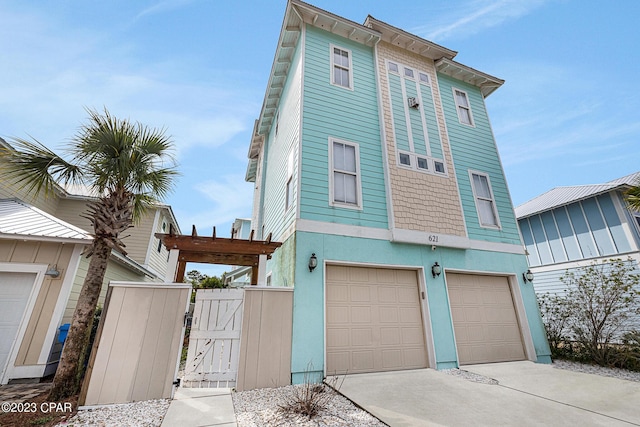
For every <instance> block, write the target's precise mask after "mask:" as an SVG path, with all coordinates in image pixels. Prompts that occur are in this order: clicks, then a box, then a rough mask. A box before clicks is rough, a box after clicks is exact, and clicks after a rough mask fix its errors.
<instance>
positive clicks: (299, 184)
mask: <svg viewBox="0 0 640 427" xmlns="http://www.w3.org/2000/svg"><path fill="white" fill-rule="evenodd" d="M294 9H295V8H294ZM306 35H307V27H306V26H305V25H303V26H302V31H301V32H300V42H299V43H300V56H299V57H298V61H300V79H299V81H298V83H299V85H300V87H299V88H298V89H299V94H300V104H299V105H298V128H297V129H296V130H297V132H298V137H297V138H295V139H294V142H293V146H294V148H296V149H297V150H298V152H297V155H298V165H297V166H298V167H297V169H296V174H297V175H296V188H297V189H298V192H297V197H296V215H295V219H298V218H300V216H301V209H302V208H301V204H302V203H301V200H302V120H303V114H302V112H303V111H304V73H305V67H304V60H303V58H305V54H306V49H305V45H306ZM292 65H293V64H292ZM293 83H294V82H291V85H292V87H293ZM294 222H295V220H294Z"/></svg>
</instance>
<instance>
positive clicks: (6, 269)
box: [0, 262, 48, 384]
mask: <svg viewBox="0 0 640 427" xmlns="http://www.w3.org/2000/svg"><path fill="white" fill-rule="evenodd" d="M47 267H48V266H47V265H46V264H27V263H14V262H0V272H2V273H26V274H35V278H34V282H33V285H32V287H31V292H30V293H29V297H28V298H27V305H26V306H25V309H24V312H23V313H22V318H21V319H20V323H19V326H18V330H17V331H16V335H15V337H14V338H13V341H12V343H11V348H10V350H9V355H8V357H7V361H6V364H5V366H0V384H6V383H7V382H8V381H9V379H10V377H13V376H14V375H15V374H14V372H15V371H16V369H15V368H16V366H15V363H16V358H17V356H18V351H19V350H20V346H21V345H22V341H23V339H24V335H25V332H26V329H27V324H28V323H29V319H31V315H32V314H33V308H34V306H35V303H36V299H37V298H38V295H39V294H40V289H41V288H42V284H43V282H44V273H45V272H46V271H47ZM36 366H39V365H36ZM39 367H40V369H41V372H44V369H45V368H46V365H42V366H39Z"/></svg>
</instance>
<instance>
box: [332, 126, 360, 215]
mask: <svg viewBox="0 0 640 427" xmlns="http://www.w3.org/2000/svg"><path fill="white" fill-rule="evenodd" d="M334 143H338V144H344V145H349V146H352V147H354V148H355V154H354V155H355V161H356V171H355V176H356V201H357V203H355V204H351V203H343V202H336V201H335V199H334V195H333V193H334V191H333V188H334V179H333V177H334V173H335V172H336V170H335V169H334V167H333V144H334ZM338 172H340V171H338ZM329 206H334V207H340V208H347V209H357V210H362V180H361V176H360V145H359V144H358V143H355V142H350V141H345V140H342V139H338V138H329Z"/></svg>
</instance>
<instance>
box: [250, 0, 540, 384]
mask: <svg viewBox="0 0 640 427" xmlns="http://www.w3.org/2000/svg"><path fill="white" fill-rule="evenodd" d="M455 55H456V52H454V51H451V50H449V49H447V48H445V47H442V46H439V45H437V44H435V43H432V42H430V41H427V40H424V39H422V38H420V37H417V36H415V35H412V34H410V33H408V32H406V31H404V30H401V29H399V28H395V27H392V26H391V25H389V24H386V23H384V22H381V21H379V20H377V19H375V18H373V17H371V16H369V17H367V19H366V20H365V22H364V24H363V25H360V24H357V23H355V22H352V21H349V20H347V19H345V18H342V17H340V16H337V15H334V14H332V13H330V12H327V11H324V10H321V9H319V8H316V7H314V6H311V5H308V4H306V3H303V2H301V1H298V0H290V1H289V2H288V4H287V8H286V12H285V17H284V22H283V25H282V29H281V32H280V37H279V41H278V45H277V48H276V54H275V59H274V62H273V66H272V69H271V74H270V76H269V81H268V86H267V90H266V94H265V98H264V103H263V105H262V109H261V111H260V116H259V118H258V119H257V120H256V122H255V126H254V132H253V137H252V140H251V144H250V148H249V164H248V167H247V173H246V179H247V181H250V182H254V183H255V193H254V210H253V217H252V224H253V227H254V229H255V230H256V233H257V238H259V239H265V238H267V236H268V235H269V234H271V235H272V238H273V240H274V241H278V242H282V243H283V244H282V247H280V248H279V249H278V250H277V251H276V252H275V253H274V254H273V257H272V259H271V260H270V261H269V263H268V265H267V269H266V274H268V275H270V276H271V283H272V285H273V286H295V291H294V312H293V344H292V345H293V349H292V367H291V369H292V379H293V382H294V383H299V382H302V381H303V380H304V378H305V375H308V374H306V373H307V371H313V372H311V375H312V376H315V377H316V378H317V377H319V376H321V375H323V374H333V373H335V372H343V373H344V372H348V373H358V372H375V371H386V370H397V369H413V368H424V367H432V368H438V369H443V368H453V367H457V366H460V365H463V364H471V363H484V362H498V361H507V360H525V359H528V360H533V361H538V362H545V363H549V362H550V356H549V354H550V353H549V348H548V345H547V342H546V338H545V332H544V326H543V324H542V321H541V319H540V314H539V310H538V306H537V303H536V298H535V294H534V291H533V288H532V286H531V284H530V283H524V282H523V278H522V274H523V273H524V272H525V271H526V270H527V268H528V266H527V260H526V257H525V254H524V249H523V245H522V242H521V239H520V235H519V232H518V227H517V223H516V219H515V216H514V214H513V207H512V204H511V200H510V196H509V193H508V190H507V184H506V182H505V177H504V173H503V170H502V166H501V163H500V159H499V156H498V152H497V148H496V143H495V141H494V137H493V134H492V131H491V126H490V124H489V118H488V115H487V111H486V108H485V102H484V98H485V97H487V96H489V95H490V94H491V93H492V92H493V91H495V90H496V89H498V88H499V87H500V86H501V85H502V83H503V81H502V80H500V79H498V78H496V77H493V76H490V75H488V74H486V73H483V72H481V71H478V70H475V69H473V68H470V67H468V66H466V65H463V64H460V63H458V62H455V61H454V60H453V58H454V57H455ZM315 263H317V268H315V269H313V268H312V267H313V265H314V264H315Z"/></svg>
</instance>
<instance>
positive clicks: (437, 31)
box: [410, 0, 548, 40]
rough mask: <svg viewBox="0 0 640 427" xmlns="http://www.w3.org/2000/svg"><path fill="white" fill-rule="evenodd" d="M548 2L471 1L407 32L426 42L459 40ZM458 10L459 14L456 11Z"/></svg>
mask: <svg viewBox="0 0 640 427" xmlns="http://www.w3.org/2000/svg"><path fill="white" fill-rule="evenodd" d="M546 1H548V0H526V1H525V0H489V1H487V0H473V1H469V2H467V3H466V4H461V5H459V6H457V7H456V8H455V10H456V12H455V13H452V14H448V15H446V16H444V17H443V18H441V19H440V21H438V22H431V23H429V24H428V25H423V26H419V27H416V28H413V29H411V30H410V31H411V32H412V33H415V34H418V35H421V36H422V37H424V38H426V39H428V40H446V39H449V38H451V37H452V36H455V37H458V38H462V37H466V36H470V35H473V34H476V33H478V32H480V31H482V30H484V29H487V28H491V27H495V26H497V25H500V24H502V23H503V22H506V21H511V20H515V19H518V18H520V17H521V16H524V15H527V14H528V13H530V12H531V11H533V10H535V9H537V8H538V7H540V6H542V5H543V4H544V3H545V2H546ZM458 11H460V12H458Z"/></svg>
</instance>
